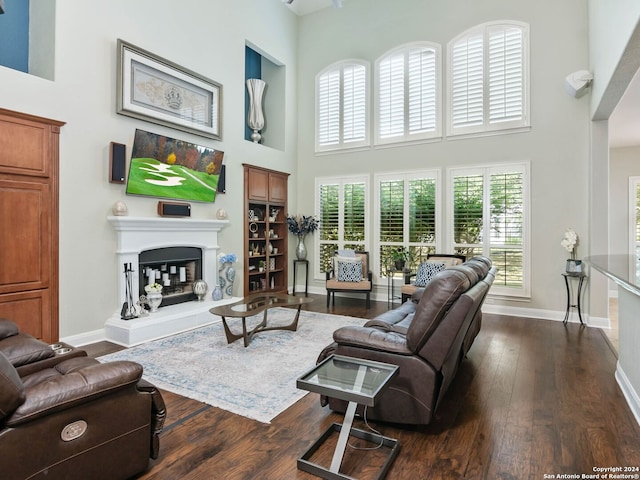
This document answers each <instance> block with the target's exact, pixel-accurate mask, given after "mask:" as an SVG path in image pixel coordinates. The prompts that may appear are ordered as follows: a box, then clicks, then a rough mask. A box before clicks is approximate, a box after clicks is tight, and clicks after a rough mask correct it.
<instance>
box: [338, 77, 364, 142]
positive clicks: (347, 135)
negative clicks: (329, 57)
mask: <svg viewBox="0 0 640 480" xmlns="http://www.w3.org/2000/svg"><path fill="white" fill-rule="evenodd" d="M366 81H367V75H366V69H365V67H364V66H362V65H348V66H345V67H344V99H343V101H344V107H343V111H344V115H343V116H344V121H343V142H344V143H351V142H359V141H364V140H366V137H367V108H366V105H367V103H366V102H367V90H366Z"/></svg>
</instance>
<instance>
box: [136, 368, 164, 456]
mask: <svg viewBox="0 0 640 480" xmlns="http://www.w3.org/2000/svg"><path fill="white" fill-rule="evenodd" d="M137 388H138V391H139V392H142V393H146V394H149V395H151V451H150V452H149V456H150V457H151V458H153V459H156V458H158V454H159V452H160V437H159V435H160V433H162V429H163V427H164V421H165V418H166V417H167V408H166V407H165V404H164V399H163V398H162V395H161V394H160V390H158V389H157V388H156V387H155V385H153V384H151V383H149V382H147V381H146V380H145V379H144V378H142V379H140V381H139V382H138V385H137Z"/></svg>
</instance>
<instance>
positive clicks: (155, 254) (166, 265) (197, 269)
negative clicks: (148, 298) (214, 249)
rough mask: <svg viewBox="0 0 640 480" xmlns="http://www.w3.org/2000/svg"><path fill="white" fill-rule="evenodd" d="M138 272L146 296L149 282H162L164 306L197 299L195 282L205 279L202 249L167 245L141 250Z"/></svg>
mask: <svg viewBox="0 0 640 480" xmlns="http://www.w3.org/2000/svg"><path fill="white" fill-rule="evenodd" d="M138 272H139V282H140V283H139V291H140V295H144V293H145V290H144V287H145V286H146V285H149V284H152V283H159V284H160V285H162V303H161V305H160V306H161V307H166V306H168V305H175V304H177V303H183V302H190V301H191V300H196V299H197V297H196V295H195V294H194V293H193V287H192V285H193V282H194V281H195V280H198V279H200V278H202V249H200V248H197V247H166V248H156V249H153V250H145V251H144V252H141V253H140V257H139V270H138Z"/></svg>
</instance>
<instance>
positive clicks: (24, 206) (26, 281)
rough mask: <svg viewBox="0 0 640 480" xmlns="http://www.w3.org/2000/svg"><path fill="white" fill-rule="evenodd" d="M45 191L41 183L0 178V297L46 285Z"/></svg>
mask: <svg viewBox="0 0 640 480" xmlns="http://www.w3.org/2000/svg"><path fill="white" fill-rule="evenodd" d="M49 190H50V187H49V185H47V184H43V183H37V182H23V181H13V180H1V179H0V219H2V225H3V227H2V228H0V245H2V248H0V265H2V267H1V268H0V294H2V293H10V292H18V291H25V290H34V289H40V288H46V287H48V286H49V280H50V262H51V244H50V242H51V227H50V219H51V206H50V204H51V203H50V193H49Z"/></svg>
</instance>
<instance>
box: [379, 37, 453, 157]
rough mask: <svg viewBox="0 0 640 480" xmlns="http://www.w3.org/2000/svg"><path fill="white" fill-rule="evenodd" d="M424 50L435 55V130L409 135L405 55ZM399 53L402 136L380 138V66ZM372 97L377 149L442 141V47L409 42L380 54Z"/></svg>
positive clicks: (433, 44)
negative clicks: (401, 78) (401, 85)
mask: <svg viewBox="0 0 640 480" xmlns="http://www.w3.org/2000/svg"><path fill="white" fill-rule="evenodd" d="M419 47H422V48H426V49H432V50H433V51H434V54H435V92H434V100H435V106H434V109H435V122H434V123H435V129H434V131H433V132H424V133H414V134H412V133H409V131H408V124H409V109H408V106H409V104H408V97H409V95H408V90H409V76H408V75H406V73H407V69H408V62H407V61H406V60H407V55H408V53H409V52H410V51H411V50H413V49H416V48H419ZM399 53H404V71H405V78H404V112H403V114H404V128H403V132H404V133H403V134H402V135H399V136H397V137H391V138H381V136H380V64H381V63H382V62H383V61H384V60H386V59H387V58H389V57H390V56H392V55H396V54H399ZM373 96H374V113H373V117H374V121H373V125H374V135H373V137H374V145H375V146H377V147H380V146H387V145H389V146H393V145H397V144H401V143H404V144H411V143H423V142H425V141H436V140H441V139H442V121H443V119H442V46H441V45H440V44H438V43H434V42H427V41H421V42H411V43H406V44H403V45H400V46H397V47H394V48H393V49H391V50H388V51H387V52H385V53H384V54H382V55H381V56H380V57H378V59H377V60H376V61H375V66H374V88H373Z"/></svg>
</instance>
